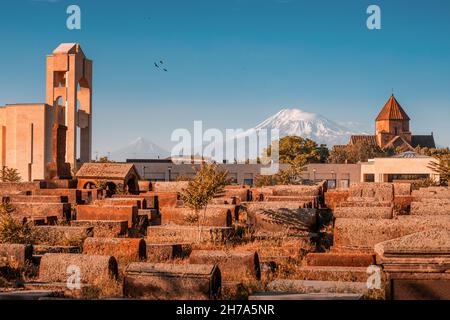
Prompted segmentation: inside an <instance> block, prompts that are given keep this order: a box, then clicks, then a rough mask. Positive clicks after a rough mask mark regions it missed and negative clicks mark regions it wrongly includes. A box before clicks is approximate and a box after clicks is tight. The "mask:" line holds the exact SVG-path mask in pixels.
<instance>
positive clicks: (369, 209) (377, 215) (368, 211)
mask: <svg viewBox="0 0 450 320" xmlns="http://www.w3.org/2000/svg"><path fill="white" fill-rule="evenodd" d="M378 203H379V202H378ZM370 204H371V203H370V202H369V203H367V202H366V203H362V205H361V206H358V207H347V206H342V205H343V203H342V204H341V206H339V207H337V208H336V209H335V210H334V213H333V215H334V217H336V218H361V219H364V218H367V219H392V218H393V213H394V207H393V206H392V205H391V204H390V203H388V206H385V204H386V203H379V204H380V205H378V206H372V205H370Z"/></svg>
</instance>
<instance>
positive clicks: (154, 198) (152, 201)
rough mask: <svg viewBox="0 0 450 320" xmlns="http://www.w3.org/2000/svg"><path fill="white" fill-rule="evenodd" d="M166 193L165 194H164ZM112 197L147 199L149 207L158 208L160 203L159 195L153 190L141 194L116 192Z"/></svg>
mask: <svg viewBox="0 0 450 320" xmlns="http://www.w3.org/2000/svg"><path fill="white" fill-rule="evenodd" d="M163 195H164V194H163ZM112 199H137V200H141V201H144V200H145V201H146V203H147V206H146V208H147V209H158V203H159V200H158V199H159V196H158V195H156V194H155V193H152V192H145V193H141V194H139V195H133V194H126V195H123V194H114V195H113V196H112Z"/></svg>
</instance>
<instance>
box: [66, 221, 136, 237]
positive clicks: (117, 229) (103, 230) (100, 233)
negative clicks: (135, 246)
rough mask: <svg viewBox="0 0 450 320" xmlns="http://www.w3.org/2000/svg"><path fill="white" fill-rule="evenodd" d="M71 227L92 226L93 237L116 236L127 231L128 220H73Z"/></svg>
mask: <svg viewBox="0 0 450 320" xmlns="http://www.w3.org/2000/svg"><path fill="white" fill-rule="evenodd" d="M70 224H71V226H72V227H85V228H94V234H93V237H95V238H118V237H121V236H126V234H127V231H128V221H126V220H124V221H112V220H73V221H71V223H70Z"/></svg>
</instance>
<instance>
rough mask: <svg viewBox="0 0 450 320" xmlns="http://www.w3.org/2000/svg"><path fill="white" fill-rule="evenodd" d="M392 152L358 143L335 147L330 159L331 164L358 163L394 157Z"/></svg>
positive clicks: (376, 146) (361, 142)
mask: <svg viewBox="0 0 450 320" xmlns="http://www.w3.org/2000/svg"><path fill="white" fill-rule="evenodd" d="M392 154H393V153H392V150H383V149H381V148H380V147H379V146H378V145H373V144H368V143H364V142H363V141H358V142H357V143H354V144H351V145H346V146H337V147H336V146H335V147H334V148H333V149H332V151H331V153H330V156H329V158H328V162H330V163H358V162H366V161H367V160H369V159H373V158H377V157H378V158H379V157H387V156H390V155H392Z"/></svg>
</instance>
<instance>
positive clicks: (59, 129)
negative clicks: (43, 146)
mask: <svg viewBox="0 0 450 320" xmlns="http://www.w3.org/2000/svg"><path fill="white" fill-rule="evenodd" d="M66 133H67V127H66V126H64V125H61V124H58V123H55V124H53V128H52V145H53V147H52V162H50V163H48V164H47V179H49V180H52V179H71V178H72V172H71V169H70V163H67V162H66Z"/></svg>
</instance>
